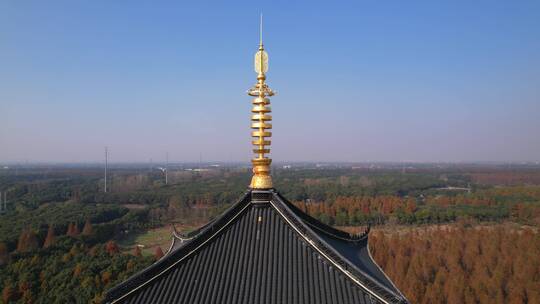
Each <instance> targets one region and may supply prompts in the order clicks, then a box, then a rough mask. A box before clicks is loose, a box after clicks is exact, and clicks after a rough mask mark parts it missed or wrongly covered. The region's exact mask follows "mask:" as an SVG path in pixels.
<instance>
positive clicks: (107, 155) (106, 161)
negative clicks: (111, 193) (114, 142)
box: [103, 147, 109, 193]
mask: <svg viewBox="0 0 540 304" xmlns="http://www.w3.org/2000/svg"><path fill="white" fill-rule="evenodd" d="M108 165H109V148H107V147H105V187H104V188H103V190H104V192H105V193H107V167H108Z"/></svg>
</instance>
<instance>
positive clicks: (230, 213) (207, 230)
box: [104, 190, 251, 303]
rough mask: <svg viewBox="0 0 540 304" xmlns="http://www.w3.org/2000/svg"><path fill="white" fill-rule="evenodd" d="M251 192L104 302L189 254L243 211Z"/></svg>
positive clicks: (109, 294) (120, 285)
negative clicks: (177, 258) (179, 257)
mask: <svg viewBox="0 0 540 304" xmlns="http://www.w3.org/2000/svg"><path fill="white" fill-rule="evenodd" d="M250 194H251V190H248V191H246V192H245V193H244V194H243V195H242V197H241V198H240V199H239V200H238V201H237V202H236V203H235V204H233V205H232V206H231V207H229V208H228V209H227V210H226V211H225V212H223V213H222V215H221V216H219V217H217V218H216V219H215V220H214V221H213V223H212V224H211V225H205V226H206V227H204V228H203V229H202V230H201V231H200V233H199V234H198V235H199V236H200V237H197V238H194V239H193V240H191V241H189V242H187V243H186V244H185V245H184V246H182V247H180V248H178V249H176V250H174V251H172V252H171V253H169V254H167V255H165V256H164V257H163V258H162V259H160V260H158V261H156V262H155V263H154V264H152V265H150V266H148V267H147V268H145V269H143V270H141V271H139V272H137V273H136V274H134V275H133V276H131V277H130V278H128V279H127V280H126V281H124V282H122V283H120V284H119V285H117V286H115V287H113V288H111V289H109V290H108V291H107V292H106V294H105V301H104V302H105V303H111V302H112V301H115V300H117V299H119V298H121V297H123V296H124V295H125V294H127V293H128V292H130V291H131V290H133V289H135V288H138V287H139V286H141V285H143V284H144V283H146V282H148V281H149V280H152V279H154V278H155V277H156V276H158V275H159V274H161V273H162V272H163V271H164V270H166V269H167V268H168V267H170V266H172V265H173V264H174V263H175V262H176V259H175V257H177V256H184V255H187V254H188V253H189V252H190V251H192V250H193V249H195V248H196V247H197V246H199V245H200V244H202V243H204V242H205V241H206V239H207V238H208V237H211V236H212V235H213V232H215V231H216V230H218V229H219V228H218V227H219V226H221V225H224V224H226V223H227V222H228V221H229V220H230V219H231V218H232V217H234V216H235V215H236V214H237V213H238V212H240V211H242V209H243V208H244V207H245V206H246V205H247V204H249V203H250V202H251V195H250ZM214 228H216V229H214Z"/></svg>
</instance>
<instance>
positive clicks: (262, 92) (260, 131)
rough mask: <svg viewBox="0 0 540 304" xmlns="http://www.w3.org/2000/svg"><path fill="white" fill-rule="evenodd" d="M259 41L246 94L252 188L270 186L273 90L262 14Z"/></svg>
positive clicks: (268, 187) (266, 187) (267, 187)
mask: <svg viewBox="0 0 540 304" xmlns="http://www.w3.org/2000/svg"><path fill="white" fill-rule="evenodd" d="M259 31H260V33H259V35H260V42H259V50H258V52H257V53H256V54H255V63H254V68H255V72H256V73H257V84H255V85H254V86H253V87H252V88H251V89H249V90H248V95H250V96H254V97H255V98H254V99H253V102H252V103H253V109H251V112H252V113H253V115H252V116H251V121H252V123H251V128H252V129H254V131H252V132H251V136H252V137H253V141H252V142H251V143H252V144H253V146H255V148H254V149H253V153H255V154H256V157H254V158H253V159H252V160H251V163H252V164H253V178H252V179H251V185H250V187H251V188H253V189H270V188H272V177H271V176H270V164H271V163H272V160H271V159H270V158H268V157H266V156H265V154H268V153H270V147H269V146H270V143H271V142H270V137H271V136H272V133H271V132H269V131H268V130H269V129H272V124H270V123H269V122H270V121H272V116H271V115H269V114H268V113H270V112H272V110H271V109H270V107H269V105H270V99H269V98H268V96H273V95H274V91H272V89H270V88H269V87H268V85H267V84H266V82H265V81H266V76H265V73H266V72H267V71H268V54H267V53H266V52H265V51H264V47H263V40H262V14H261V23H260V28H259Z"/></svg>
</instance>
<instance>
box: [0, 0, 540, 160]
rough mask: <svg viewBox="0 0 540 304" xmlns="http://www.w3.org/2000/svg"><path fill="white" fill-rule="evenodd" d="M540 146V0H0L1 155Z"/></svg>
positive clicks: (466, 153) (409, 155) (446, 151)
mask: <svg viewBox="0 0 540 304" xmlns="http://www.w3.org/2000/svg"><path fill="white" fill-rule="evenodd" d="M260 12H263V13H264V19H265V25H264V28H265V35H264V36H265V45H266V48H267V51H268V53H269V55H270V70H269V73H268V82H269V84H270V86H271V87H273V88H274V89H275V90H277V91H278V95H277V96H275V97H274V98H273V99H272V108H273V112H274V113H273V116H274V122H273V124H274V130H273V133H274V136H273V143H272V154H271V156H272V158H274V159H275V160H277V161H298V160H306V161H538V160H540V134H539V133H540V119H539V117H540V2H538V1H446V2H443V1H345V2H340V1H305V2H300V1H273V2H270V1H259V2H254V1H250V2H234V1H220V2H217V1H216V2H203V1H185V2H180V1H0V161H9V162H18V161H53V162H81V161H83V162H85V161H100V160H101V158H102V155H103V147H104V146H109V149H110V151H111V159H112V160H113V161H148V160H149V159H150V158H152V159H153V160H154V161H159V160H161V159H164V158H165V153H166V152H169V155H170V159H171V160H173V161H195V160H198V159H199V155H202V158H203V160H208V161H210V160H215V161H248V160H249V158H250V157H251V153H250V151H251V148H250V138H249V115H250V107H251V103H250V98H249V97H248V96H247V95H246V94H245V91H246V90H247V89H248V88H249V87H250V86H251V85H253V83H254V82H255V77H256V75H255V73H254V72H253V68H252V58H253V54H254V52H255V51H256V49H257V43H258V22H259V13H260Z"/></svg>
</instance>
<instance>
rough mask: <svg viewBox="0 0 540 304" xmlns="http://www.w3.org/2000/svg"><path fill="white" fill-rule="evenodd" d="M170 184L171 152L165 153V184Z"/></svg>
mask: <svg viewBox="0 0 540 304" xmlns="http://www.w3.org/2000/svg"><path fill="white" fill-rule="evenodd" d="M168 184H169V152H167V153H166V155H165V185H168Z"/></svg>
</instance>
